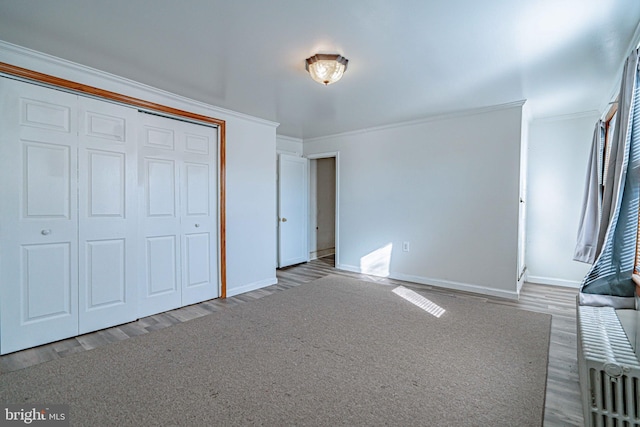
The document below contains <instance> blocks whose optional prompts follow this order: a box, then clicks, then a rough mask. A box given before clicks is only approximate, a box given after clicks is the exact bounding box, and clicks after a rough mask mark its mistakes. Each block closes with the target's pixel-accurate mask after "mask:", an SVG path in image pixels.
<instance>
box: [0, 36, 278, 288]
mask: <svg viewBox="0 0 640 427" xmlns="http://www.w3.org/2000/svg"><path fill="white" fill-rule="evenodd" d="M0 56H1V57H2V61H3V62H6V63H9V64H13V65H17V66H19V67H23V68H28V69H31V70H35V71H39V72H42V73H46V74H51V75H54V76H57V77H61V78H64V79H68V80H72V81H75V82H78V83H83V84H86V85H90V86H95V87H99V88H101V89H106V90H109V91H113V92H117V93H120V94H124V95H128V96H132V97H135V98H139V99H144V100H146V101H150V102H155V103H158V104H162V105H166V106H169V107H174V108H178V109H182V110H186V111H190V112H193V113H197V114H202V115H206V116H211V117H215V118H218V119H222V120H225V121H226V125H227V126H226V130H227V138H226V143H227V153H226V161H227V164H226V166H227V168H226V171H227V175H226V176H227V179H226V183H227V187H226V188H227V240H226V244H227V295H229V296H231V295H234V294H237V293H241V292H246V291H249V290H251V289H256V288H260V287H264V286H267V285H271V284H274V283H277V279H276V274H275V262H274V260H275V259H276V254H275V250H276V239H275V233H274V212H275V209H276V206H275V203H276V158H275V150H276V133H275V129H276V126H277V123H273V122H269V121H266V120H262V119H258V118H255V117H251V116H247V115H244V114H240V113H236V112H233V111H229V110H225V109H221V108H217V107H215V106H211V105H208V104H204V103H201V102H197V101H193V100H190V99H187V98H184V97H181V96H177V95H174V94H171V93H168V92H164V91H161V90H158V89H155V88H152V87H149V86H145V85H143V84H140V83H136V82H133V81H130V80H127V79H123V78H120V77H118V76H114V75H111V74H108V73H104V72H101V71H98V70H95V69H91V68H88V67H83V66H81V65H79V64H75V63H72V62H68V61H65V60H62V59H59V58H55V57H52V56H49V55H45V54H42V53H39V52H35V51H32V50H29V49H24V48H22V47H19V46H15V45H12V44H9V43H4V42H2V41H0Z"/></svg>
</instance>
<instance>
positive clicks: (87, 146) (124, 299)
mask: <svg viewBox="0 0 640 427" xmlns="http://www.w3.org/2000/svg"><path fill="white" fill-rule="evenodd" d="M78 102H79V116H80V120H79V127H80V131H79V154H78V156H79V168H78V170H79V192H78V197H79V225H78V236H79V252H80V263H79V272H80V274H79V316H80V320H79V322H80V323H79V325H80V333H85V332H89V331H94V330H97V329H104V328H107V327H109V326H113V325H118V324H121V323H126V322H130V321H132V320H135V319H136V318H137V296H138V292H137V287H138V283H137V274H136V273H137V268H138V262H137V259H136V256H137V254H138V249H137V248H138V234H137V221H138V219H137V215H138V206H137V200H138V199H137V194H136V190H137V189H136V184H137V167H138V165H137V147H136V145H137V141H136V138H137V135H136V126H137V120H138V112H137V110H135V109H133V108H129V107H124V106H121V105H116V104H111V103H107V102H102V101H98V100H95V99H90V98H85V97H79V100H78Z"/></svg>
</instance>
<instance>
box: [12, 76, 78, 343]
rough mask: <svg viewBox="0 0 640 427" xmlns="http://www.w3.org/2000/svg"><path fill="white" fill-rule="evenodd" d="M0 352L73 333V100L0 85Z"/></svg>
mask: <svg viewBox="0 0 640 427" xmlns="http://www.w3.org/2000/svg"><path fill="white" fill-rule="evenodd" d="M0 94H1V96H0V103H1V104H0V183H1V185H0V245H1V246H0V311H1V312H0V313H1V317H0V340H1V341H0V349H1V350H2V354H5V353H9V352H12V351H15V350H20V349H22V348H26V347H31V346H34V345H38V344H41V343H43V342H49V341H55V340H59V339H62V338H67V337H70V336H74V335H77V334H78V308H77V301H78V234H77V230H78V228H77V225H78V209H77V206H78V205H77V197H76V194H77V151H78V116H77V108H76V103H77V97H76V96H74V95H70V94H68V93H64V92H58V91H55V90H51V89H45V88H42V87H38V86H33V85H30V84H27V83H22V82H18V81H13V80H8V79H6V78H0Z"/></svg>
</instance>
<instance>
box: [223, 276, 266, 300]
mask: <svg viewBox="0 0 640 427" xmlns="http://www.w3.org/2000/svg"><path fill="white" fill-rule="evenodd" d="M277 283H278V278H277V277H272V278H269V279H264V280H259V281H257V282H252V283H247V284H246V285H242V286H237V287H233V288H227V298H228V297H233V296H235V295H240V294H244V293H247V292H251V291H255V290H256V289H262V288H266V287H267V286H271V285H275V284H277Z"/></svg>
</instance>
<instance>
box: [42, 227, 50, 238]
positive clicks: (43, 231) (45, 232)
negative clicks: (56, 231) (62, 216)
mask: <svg viewBox="0 0 640 427" xmlns="http://www.w3.org/2000/svg"><path fill="white" fill-rule="evenodd" d="M40 234H42V235H43V236H48V235H49V234H51V230H48V229H46V230H42V231H41V232H40Z"/></svg>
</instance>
